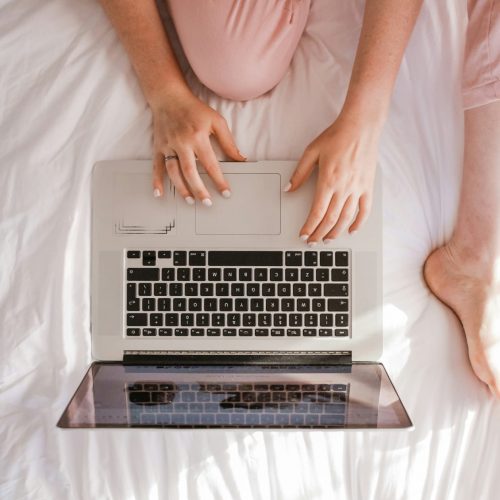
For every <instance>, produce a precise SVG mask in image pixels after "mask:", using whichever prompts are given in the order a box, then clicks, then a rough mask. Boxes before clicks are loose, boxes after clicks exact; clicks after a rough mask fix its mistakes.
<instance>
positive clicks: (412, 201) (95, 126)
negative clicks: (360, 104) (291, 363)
mask: <svg viewBox="0 0 500 500" xmlns="http://www.w3.org/2000/svg"><path fill="white" fill-rule="evenodd" d="M362 10H363V3H362V1H360V0H314V1H313V4H312V9H311V13H310V19H309V22H308V27H307V29H306V32H305V34H304V36H303V38H302V40H301V42H300V45H299V47H298V49H297V53H296V55H295V57H294V60H293V64H292V66H291V68H290V70H289V72H288V74H287V75H286V77H285V78H284V80H283V81H282V82H281V83H280V84H279V85H278V87H277V88H275V89H274V90H273V91H272V92H271V93H270V94H268V95H266V96H264V97H261V98H259V99H257V100H255V101H252V102H248V103H244V104H241V103H232V102H225V101H223V100H222V99H220V98H218V97H216V96H214V95H212V94H211V93H210V92H208V91H207V90H206V89H203V88H202V87H201V86H200V85H199V83H198V82H197V81H196V79H195V78H194V77H193V75H192V74H190V75H189V80H190V82H191V84H192V86H193V88H194V89H195V91H196V92H197V93H198V94H199V95H200V96H202V97H203V98H204V99H206V100H207V102H208V103H209V104H210V105H212V106H214V107H215V108H217V109H218V110H220V112H221V113H223V115H224V116H225V117H226V118H227V120H228V121H229V124H230V126H231V128H232V130H233V131H234V134H235V137H236V140H237V143H238V145H239V146H240V149H241V150H242V151H243V152H245V153H247V154H248V155H249V157H250V159H296V158H298V157H299V156H300V154H301V152H302V150H303V148H304V147H305V146H306V145H307V143H308V142H309V141H310V140H311V139H313V138H314V137H315V136H316V135H317V134H318V133H319V132H320V131H322V130H323V129H324V128H325V127H326V126H327V125H328V124H329V123H330V122H331V121H332V120H333V118H334V117H335V116H336V113H338V110H339V108H340V106H341V104H342V98H343V96H344V94H345V89H346V85H347V81H348V77H349V70H350V67H351V64H352V59H353V55H354V50H355V46H356V41H357V36H358V33H359V28H360V23H361V16H362ZM464 26H465V2H464V1H463V0H460V1H459V0H437V1H436V0H428V1H427V3H426V5H425V7H424V10H423V12H422V15H421V17H420V19H419V22H418V24H417V27H416V30H415V33H414V35H413V37H412V39H411V42H410V45H409V48H408V51H407V54H406V57H405V59H404V62H403V65H402V69H401V72H400V75H399V78H398V81H397V85H396V89H395V93H394V98H393V102H392V107H391V112H390V116H389V120H388V123H387V126H386V128H385V131H384V134H383V138H382V143H381V149H380V168H381V169H382V171H383V175H384V185H385V199H384V212H385V229H384V231H385V233H384V242H385V264H386V265H385V272H384V287H385V310H384V319H385V350H384V356H383V361H384V363H385V366H386V368H387V369H388V372H389V374H390V375H391V377H392V378H393V380H394V382H395V384H396V387H397V388H398V390H399V392H400V395H401V397H402V399H403V401H404V403H405V405H406V406H407V408H408V411H409V413H410V415H411V417H412V419H413V421H414V424H415V429H414V431H412V432H407V431H369V432H367V431H363V432H358V431H356V432H261V431H244V430H241V431H233V430H231V431H203V430H202V431H190V430H186V431H182V432H180V431H175V430H132V431H131V430H94V431H85V430H82V431H80V430H76V431H66V430H60V429H57V428H56V426H55V424H56V421H57V419H58V417H59V415H60V414H61V412H62V410H63V409H64V406H65V404H66V403H67V401H68V398H69V397H70V396H71V394H72V393H73V391H74V389H75V387H76V385H77V384H78V383H79V381H80V380H81V378H82V375H83V373H84V371H85V370H86V367H87V366H88V364H89V363H90V361H91V355H90V337H89V278H88V276H89V236H90V175H91V169H92V166H93V164H94V163H95V162H96V161H97V160H102V159H120V158H122V159H129V158H149V157H150V155H151V114H150V112H149V110H148V108H147V106H146V104H145V101H144V99H143V97H142V94H141V91H140V89H139V87H138V84H137V81H136V79H135V77H134V74H133V72H132V70H131V68H130V65H129V62H128V60H127V57H126V55H125V53H124V51H123V49H122V47H121V45H120V43H119V42H118V40H117V37H116V35H115V33H114V31H113V30H112V28H111V26H110V24H109V23H108V21H107V19H106V18H105V16H104V14H103V13H102V11H101V9H100V7H99V5H98V4H97V2H96V1H95V0H78V1H76V0H73V1H71V0H47V1H44V2H40V1H39V0H23V1H19V0H17V1H16V0H0V116H1V122H0V146H1V147H0V167H1V168H0V187H1V191H0V210H1V212H0V333H1V348H0V356H1V379H0V397H1V399H0V402H1V407H0V418H1V427H0V432H1V445H0V460H1V461H0V497H1V498H2V499H3V498H5V499H16V500H17V499H21V498H27V499H51V500H56V499H70V498H71V499H73V498H78V499H80V498H82V499H87V498H89V499H90V498H92V499H107V498H110V499H120V500H121V499H135V498H137V499H156V498H172V499H176V498H189V499H195V498H200V499H203V500H208V499H221V498H222V499H225V498H228V499H229V498H230V499H251V498H252V499H254V498H266V499H267V498H273V499H286V500H291V499H331V498H349V499H363V500H370V499H374V500H375V499H376V500H381V499H383V500H385V499H403V498H404V499H420V498H425V499H436V500H442V499H464V500H465V499H467V500H468V499H470V498H477V499H493V498H498V496H497V495H498V486H499V480H498V473H499V471H500V424H499V422H500V405H499V404H498V403H494V402H493V401H492V400H491V399H490V398H489V397H488V392H487V390H486V389H485V387H484V386H482V384H481V383H479V382H478V381H477V380H476V379H475V378H474V376H473V375H472V372H471V370H470V368H469V366H468V362H467V356H466V349H465V342H464V338H463V334H462V332H461V330H460V326H459V323H458V321H457V319H456V318H455V317H454V315H453V314H452V313H451V312H450V311H449V310H448V309H446V308H445V307H444V306H443V305H442V304H440V303H439V302H438V301H437V300H436V299H434V298H433V297H432V296H431V295H430V294H429V291H428V290H427V288H426V287H425V285H424V282H423V281H422V276H421V267H422V263H423V261H424V259H425V257H426V255H427V254H428V253H429V251H430V250H431V249H432V248H433V247H434V246H436V245H438V244H440V243H442V242H443V241H444V240H445V238H446V237H447V235H449V234H450V231H451V228H452V225H453V221H454V218H455V213H456V208H457V199H458V189H459V182H460V175H461V166H460V165H461V152H462V114H461V112H460V83H459V82H460V71H461V56H462V45H463V35H464Z"/></svg>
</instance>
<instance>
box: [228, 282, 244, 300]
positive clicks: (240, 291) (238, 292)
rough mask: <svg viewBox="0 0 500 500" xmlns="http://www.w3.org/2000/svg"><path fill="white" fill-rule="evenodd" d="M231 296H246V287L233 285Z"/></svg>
mask: <svg viewBox="0 0 500 500" xmlns="http://www.w3.org/2000/svg"><path fill="white" fill-rule="evenodd" d="M231 295H232V296H233V297H238V296H242V295H245V286H244V285H243V283H231Z"/></svg>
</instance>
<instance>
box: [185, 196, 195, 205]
mask: <svg viewBox="0 0 500 500" xmlns="http://www.w3.org/2000/svg"><path fill="white" fill-rule="evenodd" d="M184 199H185V200H186V203H187V204H188V205H194V198H193V197H192V196H186V197H185V198H184Z"/></svg>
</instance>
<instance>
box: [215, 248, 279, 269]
mask: <svg viewBox="0 0 500 500" xmlns="http://www.w3.org/2000/svg"><path fill="white" fill-rule="evenodd" d="M208 265H209V266H282V265H283V252H281V251H267V250H263V251H251V252H250V251H215V250H214V251H209V252H208Z"/></svg>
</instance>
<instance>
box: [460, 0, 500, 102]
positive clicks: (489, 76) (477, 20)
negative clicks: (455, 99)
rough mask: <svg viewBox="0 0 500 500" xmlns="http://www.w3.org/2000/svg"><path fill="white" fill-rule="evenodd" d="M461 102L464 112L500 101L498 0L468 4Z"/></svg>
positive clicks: (477, 0)
mask: <svg viewBox="0 0 500 500" xmlns="http://www.w3.org/2000/svg"><path fill="white" fill-rule="evenodd" d="M468 7H469V25H468V27H467V41H466V46H465V62H464V77H463V101H464V107H465V109H469V108H475V107H478V106H483V105H485V104H488V103H490V102H493V101H497V100H499V99H500V0H468Z"/></svg>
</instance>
